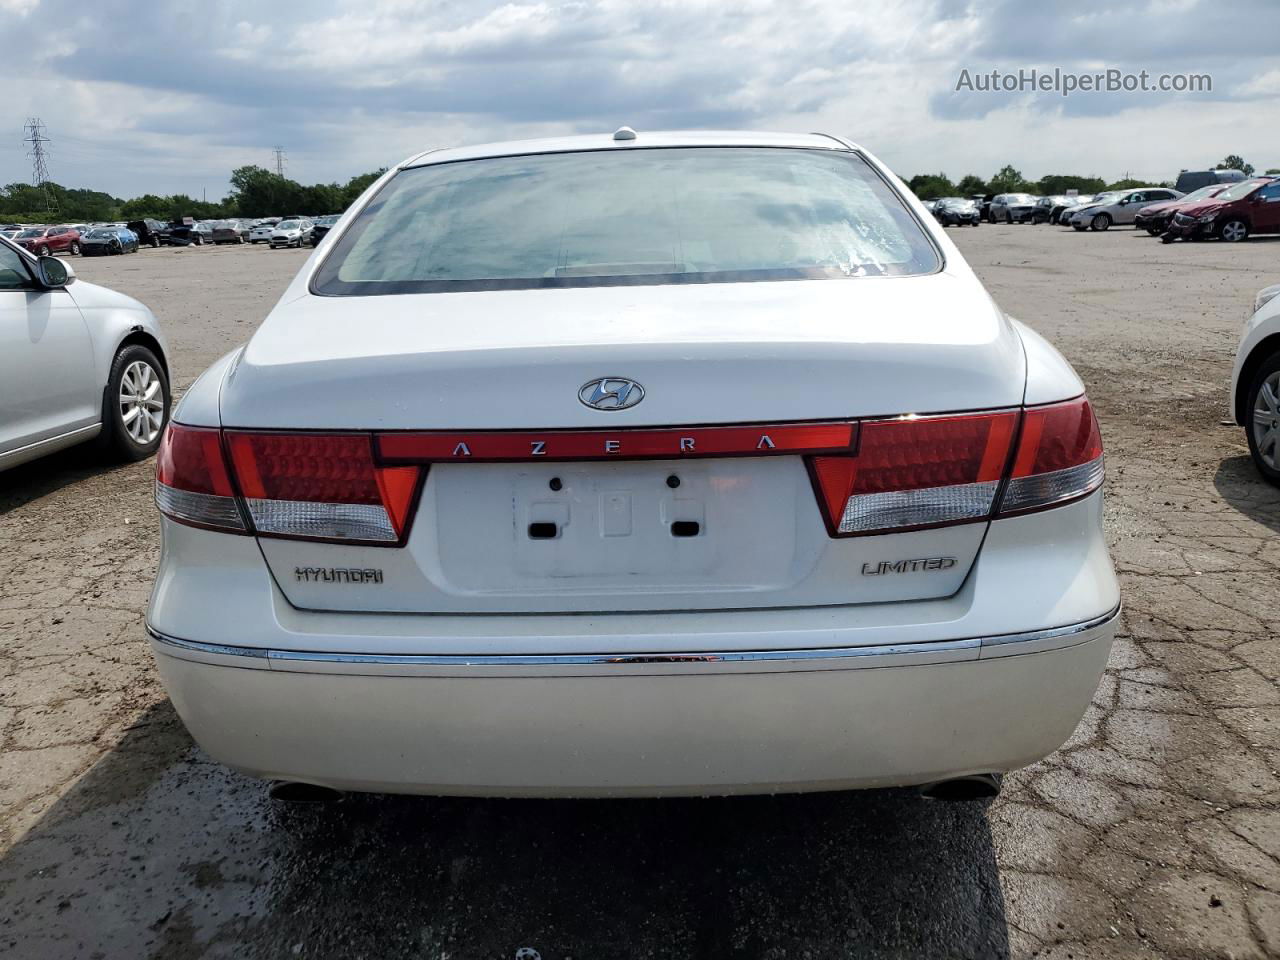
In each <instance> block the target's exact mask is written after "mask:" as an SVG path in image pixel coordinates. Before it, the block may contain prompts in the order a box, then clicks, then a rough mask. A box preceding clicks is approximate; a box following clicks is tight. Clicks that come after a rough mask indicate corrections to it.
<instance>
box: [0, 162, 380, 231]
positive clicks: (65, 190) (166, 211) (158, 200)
mask: <svg viewBox="0 0 1280 960" xmlns="http://www.w3.org/2000/svg"><path fill="white" fill-rule="evenodd" d="M383 172H384V171H382V170H378V171H375V172H373V173H362V174H360V175H359V176H356V177H352V178H351V179H350V180H348V181H347V182H346V183H345V184H340V183H315V184H311V185H304V184H301V183H298V182H297V181H296V180H290V179H289V178H288V177H281V176H278V175H277V174H274V173H272V172H270V171H269V170H265V169H263V168H262V167H254V166H249V167H240V168H238V169H236V170H234V171H232V173H231V193H229V194H228V195H227V196H226V197H225V198H223V199H222V200H221V201H217V202H205V201H203V200H197V199H195V198H194V197H189V196H187V195H186V194H181V193H175V194H172V195H170V196H159V195H157V194H153V193H148V194H145V195H143V196H141V197H134V198H133V199H132V200H122V199H120V198H119V197H113V196H111V194H109V193H103V192H101V191H99V190H79V189H73V188H70V187H64V186H62V185H61V184H58V183H45V184H42V185H41V186H38V187H35V186H32V185H31V184H29V183H11V184H9V185H7V186H4V187H0V221H5V222H10V221H13V222H17V223H75V222H79V221H90V222H92V221H103V220H141V219H144V218H152V219H155V220H165V221H168V220H174V219H178V218H180V217H194V218H195V219H197V220H218V219H223V218H226V217H266V216H272V215H275V216H286V215H288V214H292V213H301V214H312V215H316V216H321V215H324V214H328V213H341V212H342V211H343V210H345V209H346V208H347V207H348V206H350V205H351V203H352V202H353V201H354V200H355V199H356V198H357V197H358V196H360V194H362V193H363V192H364V191H365V189H366V188H367V187H368V186H369V184H371V183H373V182H374V181H375V180H377V179H378V177H380V176H381V175H382V174H383Z"/></svg>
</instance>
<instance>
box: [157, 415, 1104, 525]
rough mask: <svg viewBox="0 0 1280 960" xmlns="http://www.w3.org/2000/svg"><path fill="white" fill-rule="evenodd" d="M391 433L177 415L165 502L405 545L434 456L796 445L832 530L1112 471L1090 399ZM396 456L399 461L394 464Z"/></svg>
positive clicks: (926, 516)
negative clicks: (729, 421) (945, 409)
mask: <svg viewBox="0 0 1280 960" xmlns="http://www.w3.org/2000/svg"><path fill="white" fill-rule="evenodd" d="M1019 421H1021V433H1020V434H1019V440H1018V445H1017V450H1016V451H1014V450H1013V449H1012V448H1013V440H1014V436H1015V434H1016V433H1018V426H1019ZM855 438H856V439H855ZM379 443H380V444H381V447H380V448H379V449H378V450H376V451H375V445H374V444H375V438H374V437H373V435H371V434H364V433H266V432H256V431H236V430H231V431H226V432H220V431H218V430H215V429H209V428H202V427H187V426H183V425H181V424H170V426H169V428H168V430H167V431H166V433H165V436H164V440H163V441H162V443H161V445H160V452H159V455H158V457H157V461H156V502H157V504H158V506H159V507H160V510H161V512H162V513H164V514H166V515H167V516H169V517H171V518H172V519H174V520H177V521H179V522H182V523H187V524H192V525H194V526H200V527H209V528H213V529H217V530H225V531H228V532H235V533H248V532H250V531H251V530H252V531H254V532H256V533H257V534H259V535H260V536H267V537H293V538H300V539H310V540H335V541H340V542H355V543H369V544H382V545H397V544H403V543H404V542H405V540H406V538H407V536H408V530H409V525H410V520H411V517H412V513H413V508H414V506H415V503H416V500H417V497H418V490H419V487H420V485H421V481H422V477H423V475H424V473H425V471H426V469H427V464H428V463H430V462H432V461H434V460H442V459H453V460H458V459H463V460H465V459H468V458H471V457H473V456H474V457H476V459H479V460H484V459H490V460H493V459H500V460H506V459H513V460H535V459H541V458H546V459H579V458H593V457H599V456H601V455H603V456H605V457H608V456H611V455H613V456H617V457H619V458H620V459H637V458H638V459H673V458H675V457H683V456H734V455H736V456H763V455H766V454H772V455H779V454H787V453H790V454H791V455H795V454H804V455H806V457H807V461H808V463H809V467H810V473H811V476H812V479H813V484H814V489H815V492H816V493H817V496H818V502H819V505H820V506H821V509H822V513H823V516H824V518H825V519H826V523H827V529H828V532H829V533H830V534H831V535H832V536H860V535H867V534H874V533H889V532H898V531H903V530H917V529H922V528H925V527H934V526H941V525H945V524H952V523H966V522H971V521H975V520H982V519H986V518H989V517H991V516H993V515H995V513H996V512H997V497H998V496H1000V489H1001V485H1002V484H1003V485H1004V493H1003V496H1002V499H1001V500H1000V503H999V512H1000V513H1001V514H1008V513H1020V512H1024V511H1028V510H1037V509H1041V508H1044V507H1049V506H1054V505H1057V504H1061V503H1065V502H1067V501H1070V500H1074V499H1078V498H1079V497H1083V496H1085V495H1087V494H1089V493H1092V492H1093V491H1094V490H1096V489H1097V488H1098V487H1099V486H1100V485H1101V484H1102V476H1103V462H1102V441H1101V437H1100V436H1099V433H1098V423H1097V420H1096V419H1095V418H1094V415H1093V410H1092V408H1091V407H1090V406H1089V402H1088V400H1086V399H1085V398H1084V397H1080V398H1078V399H1076V400H1071V401H1068V402H1066V403H1057V404H1051V405H1048V406H1043V407H1031V408H1028V409H1026V410H1025V411H1021V412H1018V411H1004V412H998V413H983V414H968V415H956V416H940V417H917V416H910V417H899V418H896V419H887V420H872V421H865V422H863V423H862V424H861V425H859V424H856V423H852V422H843V423H836V424H816V425H814V424H809V425H796V424H781V425H773V426H769V427H732V428H692V429H689V428H681V429H671V430H656V431H655V430H643V431H633V430H620V431H617V432H616V433H610V434H608V435H605V434H601V433H599V432H598V431H597V432H583V431H558V432H552V433H549V434H546V435H535V434H532V433H525V432H522V433H519V434H511V435H507V434H501V435H491V434H487V433H481V434H474V435H473V434H466V435H462V434H457V435H455V434H404V435H396V434H386V435H383V436H382V437H381V438H380V439H379ZM597 448H598V449H597ZM845 450H851V451H853V452H850V453H845V452H844V451H845ZM382 458H387V459H391V460H397V461H399V463H398V464H397V465H391V466H389V465H387V464H386V462H385V460H383V459H382ZM406 460H408V461H410V462H409V463H406V462H405V461H406ZM415 460H416V461H418V462H417V463H414V462H413V461H415ZM1006 477H1007V480H1006Z"/></svg>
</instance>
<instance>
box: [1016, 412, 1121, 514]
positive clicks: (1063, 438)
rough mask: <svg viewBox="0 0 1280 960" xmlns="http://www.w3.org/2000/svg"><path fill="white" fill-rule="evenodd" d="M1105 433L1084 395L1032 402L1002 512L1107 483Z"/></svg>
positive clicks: (1038, 505) (1060, 500)
mask: <svg viewBox="0 0 1280 960" xmlns="http://www.w3.org/2000/svg"><path fill="white" fill-rule="evenodd" d="M1102 478H1103V464H1102V435H1101V434H1100V433H1099V432H1098V420H1097V418H1096V417H1095V416H1094V415H1093V408H1092V407H1091V406H1090V405H1089V401H1088V400H1087V399H1086V398H1084V397H1079V398H1078V399H1076V400H1069V401H1067V402H1066V403H1055V404H1052V405H1050V406H1046V407H1030V408H1028V409H1027V410H1026V412H1025V413H1024V414H1023V417H1022V436H1021V438H1020V439H1019V441H1018V453H1017V455H1016V456H1015V457H1014V460H1013V469H1012V470H1011V471H1010V477H1009V484H1008V486H1007V487H1006V488H1005V492H1004V499H1003V500H1002V501H1001V503H1000V512H1001V513H1017V512H1021V511H1024V510H1038V509H1041V508H1043V507H1050V506H1055V505H1057V504H1060V503H1065V502H1066V501H1068V500H1075V499H1078V498H1079V497H1083V496H1085V495H1086V494H1089V493H1092V492H1093V491H1094V490H1097V489H1098V487H1100V486H1102Z"/></svg>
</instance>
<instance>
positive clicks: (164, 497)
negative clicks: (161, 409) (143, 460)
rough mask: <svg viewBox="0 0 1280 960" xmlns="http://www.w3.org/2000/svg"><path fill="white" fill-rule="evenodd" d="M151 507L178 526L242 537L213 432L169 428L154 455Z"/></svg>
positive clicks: (217, 437) (175, 425)
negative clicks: (153, 497)
mask: <svg viewBox="0 0 1280 960" xmlns="http://www.w3.org/2000/svg"><path fill="white" fill-rule="evenodd" d="M156 505H157V506H158V507H159V508H160V512H161V513H163V514H165V515H167V516H170V517H172V518H173V519H174V520H179V521H181V522H183V523H189V524H192V525H193V526H199V527H212V528H214V529H218V530H227V531H233V532H236V533H245V532H246V529H245V522H244V517H243V516H242V515H241V513H240V507H239V505H238V504H237V503H236V496H235V489H234V488H233V487H232V486H231V476H230V474H229V473H228V472H227V462H226V459H225V458H224V457H223V455H222V437H221V434H220V433H219V431H217V430H212V429H205V428H202V427H184V426H182V424H179V423H170V424H169V427H168V429H166V430H165V434H164V439H163V440H161V441H160V450H159V452H158V453H157V454H156Z"/></svg>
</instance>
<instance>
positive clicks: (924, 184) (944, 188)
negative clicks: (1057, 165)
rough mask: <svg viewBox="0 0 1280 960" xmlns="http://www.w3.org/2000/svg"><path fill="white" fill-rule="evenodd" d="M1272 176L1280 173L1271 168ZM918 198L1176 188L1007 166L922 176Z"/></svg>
mask: <svg viewBox="0 0 1280 960" xmlns="http://www.w3.org/2000/svg"><path fill="white" fill-rule="evenodd" d="M1215 167H1216V169H1220V170H1239V171H1241V172H1242V173H1244V175H1245V176H1246V177H1251V176H1253V173H1254V169H1253V165H1252V164H1249V163H1245V162H1244V159H1243V158H1241V157H1240V156H1238V155H1236V154H1234V153H1233V154H1228V156H1227V157H1226V159H1224V160H1222V161H1221V162H1220V163H1218V164H1216V165H1215ZM1267 173H1269V174H1275V173H1280V169H1276V168H1271V169H1269V170H1267ZM907 186H909V187H910V188H911V189H912V191H914V192H915V195H916V196H917V197H919V198H920V199H921V200H936V199H938V198H939V197H972V196H977V195H978V194H982V195H983V196H993V195H994V194H997V193H1034V194H1039V195H1040V196H1051V195H1055V194H1063V193H1066V192H1067V191H1068V190H1079V191H1080V192H1081V193H1101V192H1102V191H1103V190H1127V189H1129V188H1130V187H1155V186H1162V187H1172V186H1173V181H1164V182H1161V183H1158V184H1156V183H1148V182H1147V181H1145V180H1134V179H1132V178H1124V179H1120V180H1113V181H1110V182H1108V181H1106V180H1103V179H1102V178H1101V177H1080V176H1073V175H1068V174H1058V173H1051V174H1048V175H1046V176H1043V177H1041V178H1040V179H1039V180H1028V179H1027V178H1026V177H1024V176H1023V175H1022V171H1020V170H1018V169H1017V168H1016V167H1014V166H1013V165H1012V164H1005V165H1004V166H1003V167H1001V168H1000V169H999V171H997V172H996V174H995V175H994V176H992V178H991V179H990V180H983V179H982V178H981V177H979V176H976V175H975V174H972V173H970V174H968V175H966V176H963V177H961V178H960V180H959V181H958V182H955V183H953V182H952V181H951V179H950V178H949V177H948V176H947V175H946V174H945V173H919V174H916V175H915V176H914V177H912V178H911V179H909V180H908V181H907Z"/></svg>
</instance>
